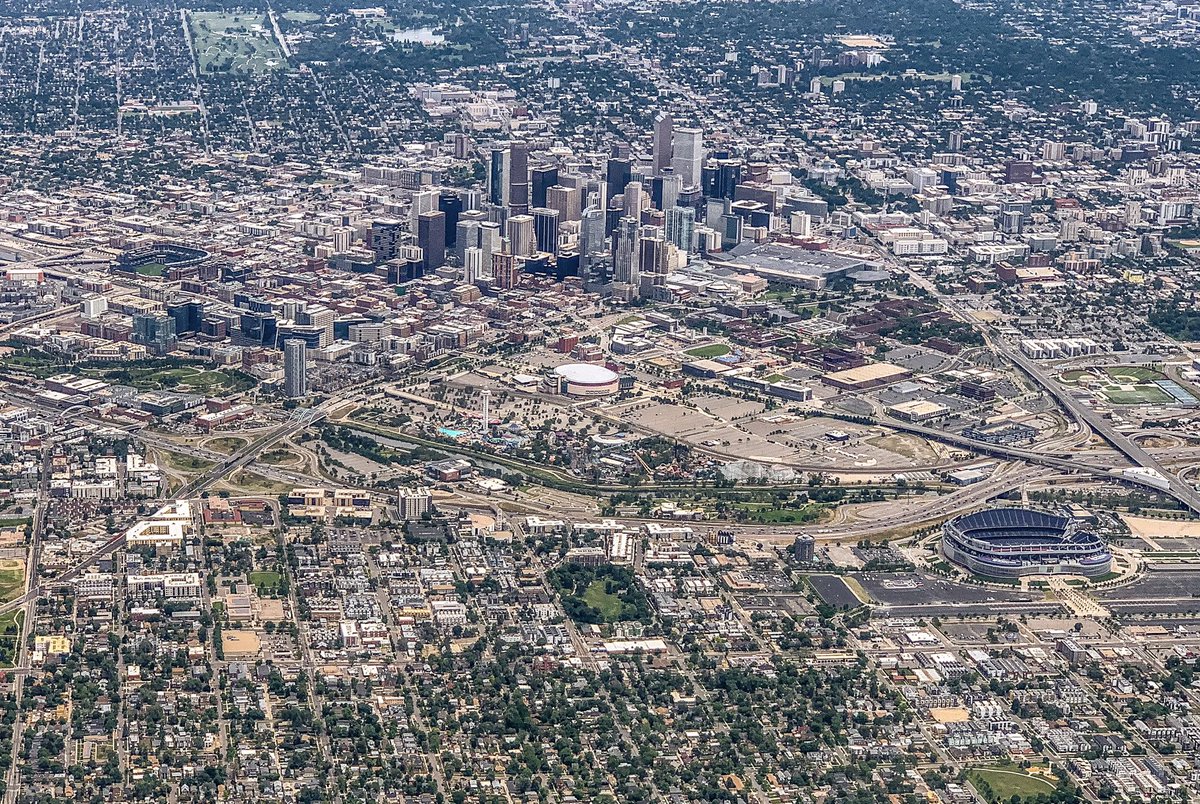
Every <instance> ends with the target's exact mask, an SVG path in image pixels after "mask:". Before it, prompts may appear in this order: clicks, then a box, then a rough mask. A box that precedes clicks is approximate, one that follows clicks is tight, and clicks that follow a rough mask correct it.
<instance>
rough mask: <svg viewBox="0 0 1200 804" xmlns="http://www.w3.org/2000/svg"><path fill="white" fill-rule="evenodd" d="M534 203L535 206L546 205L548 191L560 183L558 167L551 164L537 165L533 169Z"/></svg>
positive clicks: (531, 179)
mask: <svg viewBox="0 0 1200 804" xmlns="http://www.w3.org/2000/svg"><path fill="white" fill-rule="evenodd" d="M530 175H531V178H530V181H531V187H532V193H533V196H532V203H533V206H535V207H544V206H547V204H546V191H547V190H549V189H550V188H551V187H553V186H554V185H556V184H558V168H556V167H551V166H549V165H541V166H539V167H535V168H534V169H533V170H532V171H531V174H530Z"/></svg>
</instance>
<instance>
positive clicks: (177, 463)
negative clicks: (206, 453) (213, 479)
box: [162, 452, 213, 472]
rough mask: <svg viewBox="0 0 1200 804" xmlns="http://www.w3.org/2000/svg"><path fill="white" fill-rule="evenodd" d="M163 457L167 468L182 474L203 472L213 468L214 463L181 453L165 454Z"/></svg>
mask: <svg viewBox="0 0 1200 804" xmlns="http://www.w3.org/2000/svg"><path fill="white" fill-rule="evenodd" d="M162 456H163V458H165V459H166V461H167V466H169V467H170V468H172V469H175V470H177V471H180V472H203V471H205V470H207V469H211V468H212V467H213V463H212V461H206V460H204V459H203V458H194V457H192V456H191V455H183V454H182V453H179V452H163V453H162Z"/></svg>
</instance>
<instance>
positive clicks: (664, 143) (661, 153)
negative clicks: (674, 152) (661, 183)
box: [650, 112, 675, 176]
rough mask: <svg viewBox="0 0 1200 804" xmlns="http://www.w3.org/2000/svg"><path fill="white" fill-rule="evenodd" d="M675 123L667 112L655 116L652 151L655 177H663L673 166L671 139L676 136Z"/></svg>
mask: <svg viewBox="0 0 1200 804" xmlns="http://www.w3.org/2000/svg"><path fill="white" fill-rule="evenodd" d="M674 129H675V121H674V120H673V119H672V118H671V115H669V114H667V113H666V112H659V113H658V114H656V115H655V116H654V130H653V132H652V134H651V143H650V150H651V154H652V157H653V159H654V175H655V176H661V175H662V174H663V171H665V170H666V169H667V168H669V167H670V166H671V137H672V135H673V134H674Z"/></svg>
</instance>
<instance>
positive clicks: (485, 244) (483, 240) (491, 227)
mask: <svg viewBox="0 0 1200 804" xmlns="http://www.w3.org/2000/svg"><path fill="white" fill-rule="evenodd" d="M503 240H504V232H503V231H502V230H501V229H500V224H498V223H495V222H493V221H484V222H483V223H481V224H479V247H480V248H481V249H483V259H484V264H487V263H488V261H489V260H491V258H492V255H493V254H495V253H496V252H497V251H499V250H500V246H501V243H502V241H503Z"/></svg>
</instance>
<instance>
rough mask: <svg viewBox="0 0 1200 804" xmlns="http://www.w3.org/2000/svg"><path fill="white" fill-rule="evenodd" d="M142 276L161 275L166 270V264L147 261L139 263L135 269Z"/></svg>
mask: <svg viewBox="0 0 1200 804" xmlns="http://www.w3.org/2000/svg"><path fill="white" fill-rule="evenodd" d="M135 270H136V271H137V272H138V273H139V274H141V275H142V276H162V275H163V274H164V273H166V271H167V266H165V265H163V264H162V263H161V262H148V263H146V264H145V265H139V266H138V267H137V268H136V269H135Z"/></svg>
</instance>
